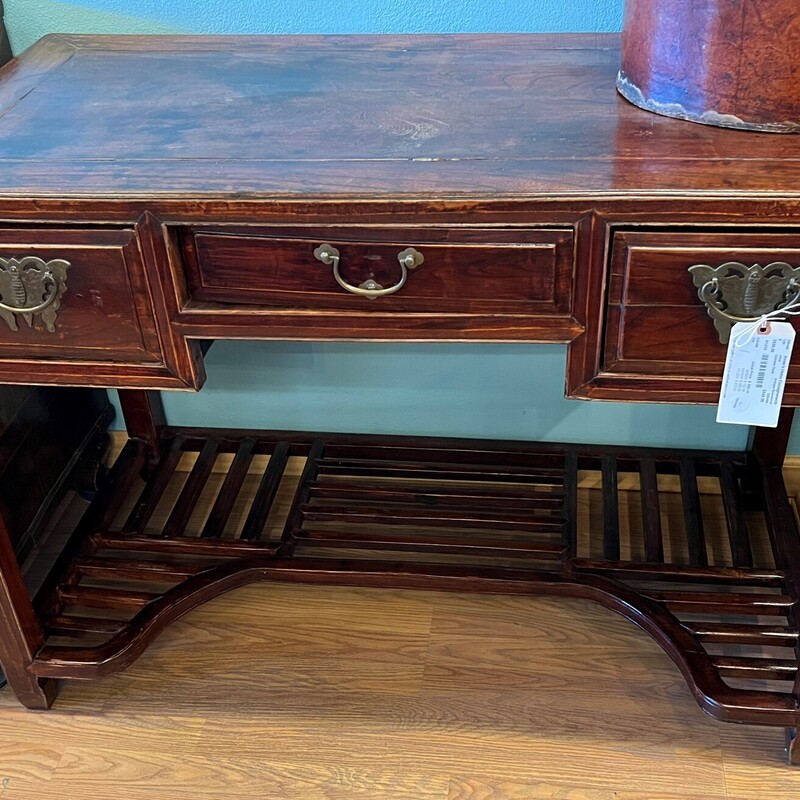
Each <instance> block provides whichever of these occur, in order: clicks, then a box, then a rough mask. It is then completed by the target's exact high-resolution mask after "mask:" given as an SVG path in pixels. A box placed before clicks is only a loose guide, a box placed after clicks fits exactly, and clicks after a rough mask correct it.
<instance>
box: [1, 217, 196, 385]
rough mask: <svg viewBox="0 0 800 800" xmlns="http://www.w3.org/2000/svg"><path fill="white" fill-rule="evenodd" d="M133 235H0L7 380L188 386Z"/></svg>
mask: <svg viewBox="0 0 800 800" xmlns="http://www.w3.org/2000/svg"><path fill="white" fill-rule="evenodd" d="M169 340H170V334H169V330H168V328H167V326H166V324H165V323H164V322H162V324H161V327H159V322H158V321H157V314H156V312H155V309H154V304H153V299H152V293H151V291H150V286H149V283H148V279H147V273H146V270H145V265H144V262H143V258H142V253H141V249H140V246H139V240H138V237H137V232H136V230H135V229H133V228H100V227H98V228H81V229H76V228H66V227H65V228H38V227H37V228H0V382H3V383H71V384H76V385H80V384H84V385H85V384H89V385H98V386H141V387H147V388H162V387H164V388H168V387H175V388H179V387H180V388H187V387H189V386H192V385H193V384H194V383H195V382H196V378H195V375H194V374H193V372H192V370H183V369H182V368H180V367H178V366H177V364H176V363H175V362H174V359H173V358H172V356H171V354H170V353H168V352H166V350H167V348H165V346H164V343H165V342H168V341H169Z"/></svg>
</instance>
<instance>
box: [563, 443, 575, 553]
mask: <svg viewBox="0 0 800 800" xmlns="http://www.w3.org/2000/svg"><path fill="white" fill-rule="evenodd" d="M563 514H564V522H563V525H564V528H563V533H562V544H563V545H564V547H565V548H566V549H567V554H568V555H569V556H572V557H574V556H575V554H576V553H577V550H578V455H577V453H576V452H575V451H574V450H568V451H567V454H566V456H565V458H564V511H563Z"/></svg>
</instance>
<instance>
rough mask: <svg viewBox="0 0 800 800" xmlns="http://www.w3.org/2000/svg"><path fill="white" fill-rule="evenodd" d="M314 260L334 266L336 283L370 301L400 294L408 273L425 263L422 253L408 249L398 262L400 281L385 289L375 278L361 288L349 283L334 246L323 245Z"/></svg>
mask: <svg viewBox="0 0 800 800" xmlns="http://www.w3.org/2000/svg"><path fill="white" fill-rule="evenodd" d="M314 258H316V259H317V261H321V262H322V263H323V264H328V265H331V264H333V277H334V278H336V283H338V284H339V286H341V287H342V288H343V289H346V290H347V291H348V292H351V293H352V294H357V295H359V296H360V297H366V298H367V299H368V300H375V299H376V298H377V297H385V296H386V295H387V294H394V293H395V292H399V291H400V289H402V288H403V287H404V286H405V285H406V281H407V280H408V271H409V270H410V269H415V268H416V267H418V266H419V265H420V264H422V263H423V262H424V261H425V258H424V256H423V255H422V253H420V252H419V251H418V250H415V249H414V248H413V247H407V248H406V249H405V250H403V251H402V252H401V253H398V254H397V260H398V261H399V262H400V270H401V274H400V280H399V281H398V282H397V283H396V284H395V285H394V286H388V287H387V288H385V289H384V288H383V286H381V284H379V283H378V282H377V281H376V280H375V279H374V278H367V280H365V281H364V283H362V284H361V285H360V286H353V285H352V284H351V283H348V282H347V281H346V280H345V279H344V278H343V277H342V276H341V273H340V272H339V262H340V260H341V257H340V255H339V251H338V250H337V249H336V248H335V247H333V246H332V245H329V244H321V245H320V246H319V247H317V248H316V250H314Z"/></svg>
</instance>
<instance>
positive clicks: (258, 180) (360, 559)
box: [0, 36, 800, 752]
mask: <svg viewBox="0 0 800 800" xmlns="http://www.w3.org/2000/svg"><path fill="white" fill-rule="evenodd" d="M618 64H619V54H618V50H617V39H616V37H614V36H459V37H434V36H428V37H422V36H414V37H395V36H392V37H340V38H315V37H279V38H186V37H178V38H132V37H82V36H54V37H48V38H47V39H45V40H43V41H42V42H40V43H39V44H37V45H36V46H35V47H33V48H32V49H31V50H29V51H28V52H27V53H26V54H24V55H23V56H22V57H21V58H19V59H18V60H17V61H15V62H13V63H12V64H11V65H9V67H8V68H6V70H5V71H4V72H3V73H2V75H0V219H1V220H2V223H1V224H0V295H2V299H1V300H0V317H2V319H0V381H2V382H7V383H26V384H58V385H68V386H78V385H91V386H101V387H117V388H119V389H121V390H122V391H121V392H120V396H121V399H122V405H123V409H124V413H125V421H126V423H127V427H128V431H129V434H130V437H131V438H130V440H129V441H128V443H127V445H126V446H125V448H124V450H123V451H122V453H121V455H120V456H119V458H118V460H117V462H116V464H115V466H114V467H113V469H112V470H111V473H110V477H109V479H108V481H107V483H106V484H105V486H104V487H103V488H102V489H101V491H100V492H99V493H98V494H97V497H96V499H95V500H94V501H93V503H92V504H91V506H90V507H89V509H88V512H87V514H86V516H85V517H84V519H83V521H82V522H81V523H80V524H79V525H78V527H77V529H76V530H75V532H74V535H73V536H72V538H71V540H70V541H69V544H68V545H67V546H66V548H65V549H64V551H63V553H62V555H61V558H60V559H59V561H58V563H57V564H56V565H55V568H54V570H53V571H52V573H51V575H50V577H49V579H48V580H47V581H46V583H45V585H44V586H43V588H42V590H41V591H40V592H39V594H38V596H36V597H35V598H33V599H31V598H29V596H28V594H27V593H26V592H25V589H24V586H23V584H22V580H21V576H20V571H19V569H18V568H17V566H16V563H15V561H14V558H13V553H12V552H11V550H10V547H9V543H8V539H7V537H5V536H3V535H0V663H2V666H3V668H4V669H5V671H6V673H7V675H8V678H9V680H10V684H11V687H12V689H13V690H14V692H15V693H16V695H17V696H18V697H19V699H20V701H21V702H23V703H24V704H25V705H27V706H29V707H30V708H40V709H44V708H47V707H48V706H49V705H50V703H51V702H52V701H53V698H54V696H55V692H56V682H57V680H58V679H87V678H94V677H97V676H100V675H104V674H107V673H110V672H113V671H115V670H119V669H122V668H124V667H126V666H127V665H129V664H130V663H131V662H132V661H133V660H134V659H136V657H137V656H139V655H140V654H141V653H142V651H143V650H144V649H145V647H146V646H147V644H148V643H149V642H150V641H151V640H152V639H153V638H154V637H155V636H156V635H157V634H158V633H159V632H160V631H161V630H163V629H164V628H165V627H166V626H167V625H168V624H169V623H170V622H171V621H173V620H175V619H176V618H177V617H179V616H180V615H181V614H184V613H186V612H187V611H188V610H189V609H191V608H193V607H195V606H197V605H198V604H200V603H202V602H204V601H206V600H208V599H209V598H211V597H213V596H215V595H218V594H219V593H221V592H224V591H227V590H229V589H232V588H234V587H237V586H241V585H243V584H245V583H248V582H250V581H255V580H272V581H292V582H304V583H336V584H348V585H370V586H397V587H410V588H411V587H423V588H436V589H448V590H460V591H482V592H497V593H503V592H505V593H521V594H551V595H560V596H572V597H583V598H588V599H590V600H594V601H596V602H598V603H601V604H603V605H604V606H606V607H608V608H610V609H613V610H614V611H616V612H618V613H619V614H622V615H623V616H625V617H627V618H628V619H630V620H631V621H632V622H634V623H635V624H636V625H637V626H638V627H639V628H641V629H642V630H643V631H644V632H646V633H647V634H649V635H650V636H652V637H653V638H654V639H655V641H656V642H657V643H658V644H659V645H660V646H661V647H662V648H663V649H664V650H665V651H666V652H667V653H668V654H669V656H670V657H671V658H672V659H673V661H674V662H675V664H676V666H677V668H678V669H679V670H680V671H681V672H682V674H683V676H684V677H685V679H686V681H687V682H688V684H689V686H690V687H691V690H692V692H693V693H694V696H695V697H696V699H697V701H698V703H699V704H700V705H701V706H702V707H703V708H704V709H705V710H706V711H707V712H708V713H709V714H711V715H712V716H714V717H716V718H718V719H722V720H728V721H733V722H748V723H755V724H763V725H774V726H782V727H785V728H786V729H787V730H788V731H789V741H790V745H793V742H794V732H795V730H796V727H797V725H798V722H800V710H798V688H800V684H798V683H797V675H798V653H800V650H799V649H798V630H800V611H799V610H798V601H800V538H799V537H798V530H797V525H796V522H795V517H794V515H793V510H792V507H791V506H790V504H789V501H788V498H787V494H786V490H785V487H784V484H783V479H782V475H781V464H782V460H783V456H784V453H785V446H786V439H787V436H788V431H789V426H790V422H791V411H788V410H787V411H785V412H784V413H783V417H782V419H781V424H780V426H779V427H778V429H777V430H775V431H770V430H766V429H764V430H762V431H760V432H759V433H758V434H757V435H756V436H755V437H754V439H753V444H752V447H751V449H750V451H749V452H747V453H726V452H713V453H712V452H701V451H656V450H648V449H635V448H613V447H596V446H584V445H581V444H565V445H553V444H532V443H525V442H487V441H468V440H443V439H422V438H398V437H376V436H356V435H353V436H343V435H330V434H326V433H324V432H320V433H276V432H272V431H269V430H264V431H233V430H215V429H213V428H209V429H203V430H197V429H191V430H190V429H178V428H174V427H169V426H167V425H165V423H164V420H163V417H162V416H161V413H160V408H159V403H158V395H157V394H154V393H152V392H151V391H149V390H156V389H183V390H197V389H199V388H200V387H201V386H202V385H203V379H204V373H203V354H204V352H205V346H206V343H207V342H209V341H211V340H214V339H315V340H324V339H370V340H387V341H396V340H407V341H408V340H411V341H430V340H456V341H465V342H466V341H471V340H474V341H486V340H494V341H507V342H534V341H535V342H563V343H567V344H568V346H569V356H568V369H567V376H566V391H567V394H568V395H570V396H572V397H580V398H586V399H608V400H622V401H641V400H647V401H676V402H692V403H713V402H715V400H716V397H717V394H718V391H719V385H720V375H721V370H722V363H723V360H724V353H725V347H724V345H722V344H720V333H719V331H718V330H717V327H719V328H721V329H722V328H724V327H725V325H724V318H723V317H721V316H720V315H719V314H716V319H712V318H711V317H710V316H709V314H708V313H707V308H706V305H704V303H703V302H701V300H700V299H698V289H697V286H696V285H695V283H694V282H693V276H692V275H691V274H690V273H689V272H688V268H689V267H691V266H694V265H699V264H704V265H706V266H707V267H709V268H711V269H715V270H716V269H717V268H718V267H721V266H723V265H730V264H731V263H733V267H731V266H726V267H725V268H724V269H723V270H722V271H721V272H718V273H717V274H718V275H719V276H720V282H715V280H716V279H714V280H711V279H709V281H708V282H707V285H704V286H701V289H703V288H704V290H705V291H706V296H707V298H709V302H710V303H711V304H712V305H713V303H714V302H715V297H716V300H717V301H719V302H717V306H718V308H719V309H722V310H723V311H724V310H725V309H727V312H726V313H729V314H733V311H734V309H733V305H732V301H731V303H728V302H727V299H726V301H725V302H724V303H723V302H722V301H721V300H720V298H719V297H718V296H717V295H718V293H719V290H720V289H721V288H722V287H723V285H724V286H729V285H733V284H735V283H736V282H737V281H741V280H751V281H756V283H757V282H758V279H761V280H762V281H763V282H764V285H765V286H766V285H768V284H769V285H772V283H770V281H772V280H773V278H774V279H775V280H784V281H785V284H784V285H783V289H782V290H781V291H780V292H779V293H778V294H777V295H776V296H774V297H773V298H772V300H771V303H772V305H771V307H774V306H775V304H776V303H781V302H785V301H787V299H789V298H791V297H794V296H796V295H797V293H798V291H799V290H798V286H797V283H796V282H795V278H794V277H793V272H792V271H793V270H794V269H795V268H797V267H800V138H798V137H796V136H775V135H769V134H752V133H741V132H736V131H730V130H720V129H715V128H710V127H703V126H699V125H693V124H690V123H683V122H679V121H676V120H672V119H666V118H662V117H657V116H653V115H651V114H648V113H647V112H644V111H641V110H639V109H637V108H634V107H633V106H631V105H629V104H628V103H626V102H625V101H624V100H622V99H621V98H619V97H618V96H617V95H616V94H615V91H614V78H615V74H616V70H617V68H618ZM737 263H739V264H740V266H738V267H737V266H736V264H737ZM775 263H777V264H778V266H777V267H770V268H771V269H772V270H773V272H775V273H776V274H775V275H773V277H770V275H768V274H767V273H768V272H769V270H766V271H764V270H761V271H760V272H759V271H758V270H756V272H758V276H757V278H753V277H752V276H753V274H754V272H753V267H754V265H756V264H759V265H761V267H763V268H766V267H768V266H770V265H773V264H775ZM737 270H739V272H737ZM777 273H780V274H777ZM726 282H727V283H726ZM727 291H728V290H727V289H725V292H727ZM732 291H733V290H732ZM760 291H761V290H760V289H758V286H755V285H754V287H752V290H750V289H749V290H748V292H749V294H748V293H747V292H745V293H744V294H746V295H747V297H746V298H745V299H746V300H747V302H746V303H745V306H746V308H745V311H747V310H748V309H749V311H750V312H751V313H752V312H753V311H754V308H755V306H754V303H755V300H757V299H758V297H759V296H760V295H759V292H760ZM740 294H741V292H740ZM748 298H749V299H748ZM739 315H740V316H741V312H740V313H739ZM715 322H716V323H717V325H716V327H715ZM532 368H533V367H532ZM785 401H786V404H787V406H790V407H791V406H795V405H798V404H800V359H798V360H797V363H796V365H795V366H793V367H792V370H791V373H790V378H789V384H788V387H787V391H786V396H785ZM264 423H265V428H268V427H269V424H270V420H268V419H267V420H264ZM187 452H191V453H196V454H198V455H197V457H196V460H195V461H194V466H193V467H192V468H191V471H190V473H189V474H188V478H186V473H184V478H185V482H184V483H183V485H182V488H180V490H179V492H178V493H177V500H176V501H175V503H174V506H173V507H172V508H171V509H168V511H167V513H166V515H165V517H164V518H166V522H165V523H162V524H158V525H156V524H155V523H154V522H153V520H154V519H156V518H157V515H155V516H154V510H155V509H156V507H157V506H158V505H159V502H160V501H161V500H162V497H163V496H164V492H165V487H167V485H168V484H169V483H170V481H172V480H173V478H174V476H175V470H176V465H177V464H178V462H179V460H180V459H181V458H182V457H184V459H185V458H186V455H185V454H186V453H187ZM265 456H269V460H268V461H267V459H266V458H265ZM297 458H303V459H305V462H304V464H305V466H304V467H302V475H301V477H300V480H299V482H298V484H297V488H296V492H295V495H294V502H293V503H292V506H291V510H290V511H289V514H288V517H287V518H286V521H285V524H283V526H282V530H283V534H282V535H281V536H279V537H269V536H266V535H264V530H265V525H266V520H267V518H268V516H269V515H270V513H271V505H272V503H273V500H274V498H275V496H276V492H277V490H278V486H279V484H280V482H281V480H282V478H283V477H285V474H284V473H285V469H286V465H287V463H288V462H289V460H290V459H297ZM295 463H296V462H295ZM221 469H223V470H225V471H226V474H225V477H224V480H223V482H222V486H221V488H220V489H219V490H216V489H215V490H214V491H215V492H216V494H215V496H214V498H208V497H207V496H206V495H204V489H205V490H206V492H207V485H210V484H209V478H210V476H211V475H212V470H216V472H215V473H214V474H216V475H218V474H219V470H221ZM254 470H259V471H260V476H259V478H258V484H257V485H258V489H257V491H256V493H255V497H254V500H253V501H252V503H251V505H250V506H249V507H248V508H247V510H246V511H245V513H244V515H243V516H244V519H245V521H244V523H243V525H239V526H238V527H237V528H236V529H235V530H231V526H230V525H229V524H228V522H229V518H230V517H231V514H232V512H233V509H234V507H235V505H236V503H237V501H238V497H239V493H240V490H241V487H242V484H243V482H244V480H245V478H246V476H247V475H248V473H250V475H251V476H252V474H253V471H254ZM587 471H590V472H591V471H594V472H596V473H597V474H598V476H599V480H600V481H601V485H602V487H603V511H602V514H601V522H600V524H598V525H596V526H594V525H592V524H588V523H585V522H581V521H580V520H579V514H578V502H577V486H578V481H579V475H583V474H584V473H585V472H587ZM632 475H633V476H635V480H634V479H633V478H631V476H632ZM623 476H625V479H626V480H634V483H635V486H636V487H638V491H639V492H640V496H641V509H640V514H639V516H638V521H637V522H636V524H635V525H634V526H633V530H632V531H627V530H623V528H624V526H623V522H622V516H623V515H622V514H621V513H620V504H619V487H620V485H621V481H622V479H623ZM708 485H711V486H712V488H713V487H716V491H717V492H718V494H719V496H720V498H721V499H720V503H721V504H722V505H724V519H725V523H724V524H725V528H726V531H725V537H724V539H725V541H724V546H720V545H719V543H718V542H714V543H712V542H711V540H710V538H709V535H708V532H709V528H710V526H709V524H708V520H707V519H706V516H705V508H706V505H705V503H701V501H700V492H699V488H698V487H701V488H702V487H704V486H706V487H707V486H708ZM665 487H666V488H665ZM670 487H671V491H672V493H673V497H675V498H677V501H678V502H679V503H680V504H681V508H682V511H681V519H682V527H681V528H680V530H679V531H676V530H675V529H674V528H673V527H671V528H670V530H669V531H667V530H666V529H665V527H664V524H663V518H662V514H661V511H660V503H662V506H663V500H664V494H663V493H664V491H667V489H669V488H670ZM201 500H202V501H203V502H205V503H206V504H207V509H208V510H207V511H206V512H204V513H203V514H202V515H200V516H201V517H202V518H198V513H197V511H196V510H197V509H198V508H200V507H201V506H199V505H198V503H200V502H201ZM193 512H194V513H193ZM579 523H580V524H579ZM0 534H1V532H0ZM667 534H669V536H668V535H667ZM794 749H795V748H794V747H793V746H790V752H791V751H792V750H794ZM797 749H798V750H800V748H797Z"/></svg>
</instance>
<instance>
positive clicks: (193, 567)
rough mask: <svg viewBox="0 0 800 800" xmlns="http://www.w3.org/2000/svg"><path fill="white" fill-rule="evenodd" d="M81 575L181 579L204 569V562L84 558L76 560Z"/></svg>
mask: <svg viewBox="0 0 800 800" xmlns="http://www.w3.org/2000/svg"><path fill="white" fill-rule="evenodd" d="M75 566H76V568H77V570H78V572H80V573H81V575H85V576H86V577H90V578H108V579H112V580H119V581H125V580H142V581H154V582H156V581H169V582H172V581H179V580H182V579H183V578H188V577H190V576H191V575H196V574H197V573H198V572H201V571H202V570H203V565H202V564H185V563H184V564H179V563H175V562H172V561H143V560H130V559H127V558H126V559H122V558H97V557H94V558H83V559H79V560H78V561H77V562H76V565H75Z"/></svg>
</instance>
